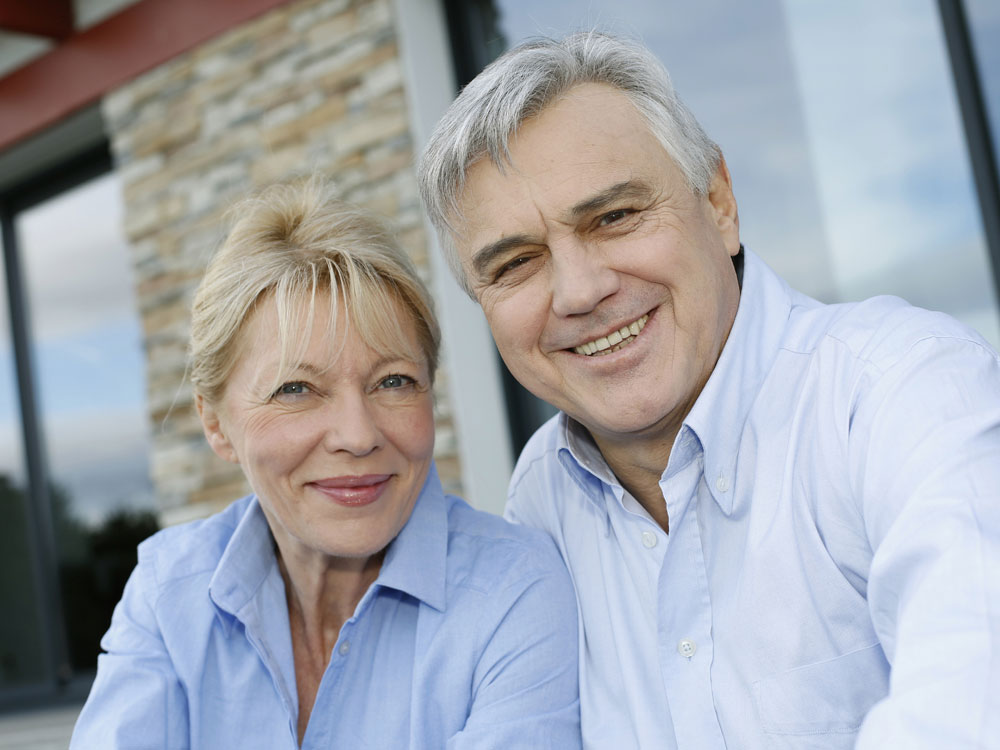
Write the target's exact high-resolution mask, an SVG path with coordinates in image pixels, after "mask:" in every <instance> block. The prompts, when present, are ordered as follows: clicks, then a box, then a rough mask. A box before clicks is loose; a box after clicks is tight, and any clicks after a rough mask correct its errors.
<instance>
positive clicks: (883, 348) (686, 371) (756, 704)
mask: <svg viewBox="0 0 1000 750" xmlns="http://www.w3.org/2000/svg"><path fill="white" fill-rule="evenodd" d="M419 178H420V181H421V190H422V193H423V196H424V199H425V202H426V205H427V207H428V210H429V212H430V215H431V217H432V219H433V221H434V223H435V225H436V226H437V227H438V229H439V231H440V233H441V237H442V241H443V244H444V246H445V248H446V251H447V252H448V253H449V256H450V260H451V263H452V267H453V269H454V270H455V272H456V275H457V277H458V279H459V280H460V282H461V283H462V284H463V285H464V286H465V288H466V289H467V290H468V291H469V293H470V294H471V295H472V296H473V297H474V298H475V299H476V300H478V301H479V303H480V304H481V306H482V308H483V311H484V312H485V314H486V317H487V319H488V321H489V324H490V327H491V329H492V331H493V335H494V338H495V339H496V343H497V346H498V348H499V350H500V353H501V354H502V356H503V358H504V361H505V362H506V363H507V365H508V367H509V368H510V370H511V372H512V373H513V374H514V375H515V377H517V378H518V379H519V380H520V381H521V383H523V384H524V385H525V386H526V387H527V388H528V389H529V390H531V391H532V392H534V393H535V394H536V395H537V396H539V397H541V398H543V399H545V400H547V401H549V402H550V403H552V404H554V405H555V406H556V407H558V408H559V409H560V410H561V412H562V413H561V414H560V415H558V416H557V417H556V418H554V419H553V420H551V421H550V422H548V423H547V424H546V425H544V426H543V427H542V428H541V429H540V430H539V431H538V433H537V434H536V435H535V436H534V437H533V438H532V440H531V441H530V442H529V443H528V445H527V447H526V448H525V450H524V453H523V454H522V456H521V458H520V460H519V462H518V466H517V468H516V470H515V474H514V477H513V479H512V482H511V486H510V495H509V503H508V507H507V515H508V516H509V517H510V518H512V519H515V520H517V521H520V522H522V523H526V524H531V525H533V526H538V527H540V528H542V529H544V530H546V531H548V533H549V534H551V535H552V537H553V538H554V539H555V540H556V542H557V544H558V545H559V548H560V550H561V552H562V554H563V557H564V558H565V560H566V563H567V565H568V566H569V569H570V572H571V574H572V576H573V579H574V583H575V586H576V591H577V595H578V598H579V606H580V618H581V635H582V638H581V675H580V677H581V686H580V687H581V712H582V716H583V729H584V739H585V743H586V745H587V746H588V747H592V748H602V749H603V748H612V749H613V750H625V749H626V748H642V750H655V749H658V748H684V749H688V748H690V749H692V750H708V749H714V748H729V749H730V750H734V749H735V750H748V749H749V750H755V749H757V748H760V749H763V748H824V749H826V748H851V747H857V748H879V749H880V750H883V749H884V748H935V749H939V748H983V747H1000V357H998V355H997V353H996V352H994V351H993V350H992V349H990V348H989V346H988V345H987V344H986V343H985V342H984V341H983V340H982V339H981V338H979V337H978V336H977V335H976V334H975V333H973V332H971V331H969V330H968V329H966V328H964V327H963V326H961V325H960V324H958V323H957V322H955V321H953V320H951V319H950V318H948V317H946V316H944V315H940V314H936V313H929V312H926V311H923V310H918V309H916V308H912V307H909V306H908V305H906V304H905V303H904V302H903V301H901V300H898V299H894V298H878V299H874V300H869V301H867V302H863V303H860V304H855V305H838V306H827V305H821V304H819V303H818V302H816V301H814V300H812V299H809V298H807V297H805V296H804V295H801V294H799V293H797V292H795V291H793V290H791V289H789V288H788V287H787V286H786V285H785V284H784V282H783V281H782V280H781V279H780V278H778V277H777V276H776V275H775V274H774V273H773V272H772V271H771V270H770V269H768V268H767V267H766V266H765V265H764V263H763V262H762V261H761V260H760V259H759V258H757V256H755V255H754V254H752V253H751V252H749V251H744V250H743V248H742V246H741V244H740V238H739V218H738V214H737V207H736V200H735V198H734V196H733V191H732V186H731V183H730V177H729V172H728V170H727V168H726V164H725V161H724V160H723V158H722V156H721V154H720V152H719V150H718V148H717V147H716V146H715V144H713V143H712V142H711V141H710V140H709V139H708V138H707V136H706V135H705V134H704V132H703V131H702V129H701V127H700V126H699V125H698V123H697V122H696V121H695V119H694V118H693V116H692V115H691V114H690V113H689V112H688V110H687V109H686V108H685V107H684V105H683V104H682V103H681V102H680V101H679V100H678V99H677V97H676V95H675V93H674V92H673V90H672V88H671V85H670V82H669V78H668V76H667V74H666V71H664V70H663V69H662V67H661V66H660V65H659V63H658V62H657V61H656V60H655V58H654V57H653V56H652V55H651V54H649V53H648V52H647V51H645V50H643V49H642V48H640V47H638V46H636V45H633V44H631V43H627V42H623V41H620V40H616V39H614V38H610V37H606V36H603V35H599V34H581V35H575V36H572V37H569V38H567V39H565V40H563V41H562V42H552V41H540V42H536V43H531V44H528V45H526V46H522V47H520V48H518V49H515V50H512V51H511V52H509V53H508V54H507V55H505V56H504V57H502V58H501V59H500V60H498V61H497V62H495V63H494V64H493V65H492V66H490V67H489V68H487V69H486V70H485V71H483V73H482V74H481V75H480V76H479V77H478V78H477V79H476V80H474V81H473V82H472V83H471V84H469V86H468V87H467V88H466V89H465V90H464V91H463V93H462V94H461V95H460V96H459V98H458V99H457V100H456V101H455V103H454V104H453V105H452V107H451V108H450V110H449V111H448V113H447V114H446V115H445V117H444V118H443V119H442V121H441V123H440V124H439V126H438V129H437V131H436V132H435V134H434V135H433V136H432V138H431V141H430V143H429V144H428V146H427V149H426V151H425V153H424V155H423V158H422V160H421V165H420V174H419Z"/></svg>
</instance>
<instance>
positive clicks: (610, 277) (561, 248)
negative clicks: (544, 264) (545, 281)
mask: <svg viewBox="0 0 1000 750" xmlns="http://www.w3.org/2000/svg"><path fill="white" fill-rule="evenodd" d="M549 252H550V257H551V261H550V262H551V267H552V279H551V282H552V311H553V312H554V313H555V314H556V315H558V316H560V317H565V316H570V315H582V314H586V313H589V312H590V311H591V310H593V309H594V308H595V307H597V305H598V304H599V303H600V301H601V300H603V299H605V298H606V297H609V296H610V295H612V294H614V293H615V292H616V291H618V286H619V279H618V273H617V272H616V271H614V270H613V269H612V268H611V267H610V266H609V265H608V264H607V262H606V260H605V258H604V257H603V254H602V253H600V252H599V251H598V250H597V249H596V248H593V247H589V246H588V245H586V244H585V243H583V242H581V241H580V239H579V238H577V237H575V236H574V237H567V238H564V239H562V240H560V241H559V242H558V243H552V244H550V246H549Z"/></svg>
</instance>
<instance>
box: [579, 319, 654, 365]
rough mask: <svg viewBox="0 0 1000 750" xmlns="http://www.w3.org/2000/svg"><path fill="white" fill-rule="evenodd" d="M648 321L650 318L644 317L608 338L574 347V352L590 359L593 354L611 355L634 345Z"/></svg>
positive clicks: (603, 337) (613, 332)
mask: <svg viewBox="0 0 1000 750" xmlns="http://www.w3.org/2000/svg"><path fill="white" fill-rule="evenodd" d="M647 320H649V316H648V315H643V316H642V317H641V318H639V319H638V320H637V321H635V322H634V323H630V324H629V325H627V326H622V327H621V328H619V329H618V330H617V331H612V332H611V333H609V334H608V335H607V336H601V338H599V339H594V340H593V341H588V342H587V343H586V344H581V345H580V346H577V347H574V348H573V351H574V352H576V353H577V354H586V355H587V356H588V357H589V356H591V355H593V354H610V353H611V352H616V351H618V350H619V349H621V348H622V347H623V346H627V345H628V344H631V343H632V341H633V340H634V339H635V337H636V336H638V335H639V331H641V330H642V329H643V326H645V325H646V321H647Z"/></svg>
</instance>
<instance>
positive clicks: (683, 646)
mask: <svg viewBox="0 0 1000 750" xmlns="http://www.w3.org/2000/svg"><path fill="white" fill-rule="evenodd" d="M697 650H698V645H697V644H696V643H695V642H694V641H692V640H691V639H690V638H682V639H681V641H680V642H679V643H678V644H677V653H679V654H680V655H681V656H683V657H684V658H685V659H690V658H691V657H692V656H694V652H695V651H697Z"/></svg>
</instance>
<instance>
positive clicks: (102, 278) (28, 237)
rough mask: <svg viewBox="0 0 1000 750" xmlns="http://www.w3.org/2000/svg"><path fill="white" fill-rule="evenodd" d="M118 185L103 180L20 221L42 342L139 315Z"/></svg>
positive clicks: (109, 177) (35, 322) (33, 315)
mask: <svg viewBox="0 0 1000 750" xmlns="http://www.w3.org/2000/svg"><path fill="white" fill-rule="evenodd" d="M121 225H122V207H121V196H120V194H119V186H118V180H117V178H116V177H115V176H114V175H105V176H103V177H100V178H98V179H96V180H93V181H91V182H88V183H86V184H84V185H82V186H80V187H78V188H75V189H73V190H70V191H69V192H67V193H64V194H61V195H59V196H57V197H56V198H53V199H52V200H50V201H47V202H45V203H43V204H40V205H38V206H35V207H33V208H31V209H29V210H28V211H25V212H24V213H22V214H20V215H19V216H18V220H17V232H18V241H19V246H20V250H21V253H20V257H21V263H22V266H23V272H24V276H25V279H26V283H27V289H28V298H29V302H30V311H29V313H30V320H31V324H32V329H33V334H34V335H35V337H36V338H42V339H46V338H55V337H63V336H67V335H70V334H73V333H76V332H79V331H83V330H86V329H89V328H93V327H96V326H98V325H101V324H103V323H107V322H108V321H111V320H124V319H129V318H134V317H135V316H136V304H135V298H134V286H135V282H134V280H133V277H132V271H131V259H130V257H129V250H128V246H127V244H126V243H125V239H124V237H123V235H122V230H121Z"/></svg>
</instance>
